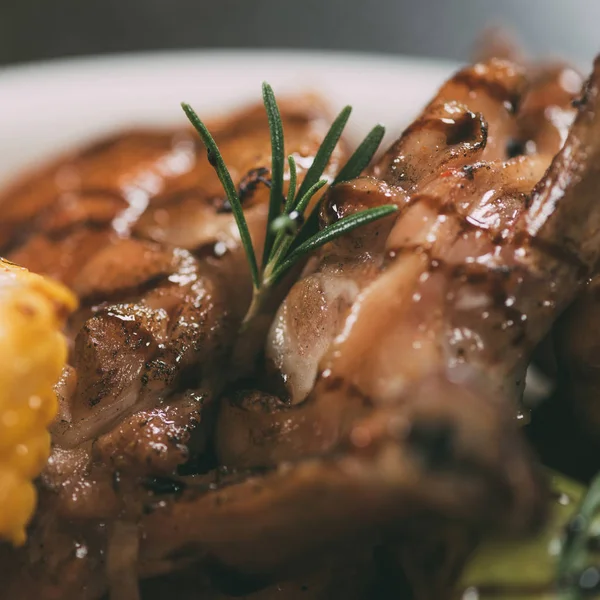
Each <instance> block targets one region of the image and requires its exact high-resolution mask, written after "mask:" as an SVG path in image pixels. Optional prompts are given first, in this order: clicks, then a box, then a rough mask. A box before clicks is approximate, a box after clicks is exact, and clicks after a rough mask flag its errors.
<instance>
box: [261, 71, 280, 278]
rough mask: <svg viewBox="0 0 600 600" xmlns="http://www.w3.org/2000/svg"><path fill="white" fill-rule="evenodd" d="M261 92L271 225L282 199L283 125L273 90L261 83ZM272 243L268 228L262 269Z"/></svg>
mask: <svg viewBox="0 0 600 600" xmlns="http://www.w3.org/2000/svg"><path fill="white" fill-rule="evenodd" d="M262 91H263V101H264V104H265V110H266V111H267V118H268V119H269V131H270V132H271V196H270V199H269V217H268V221H267V222H268V223H272V222H273V220H274V219H275V218H276V217H277V216H278V215H279V213H280V212H281V199H282V197H283V165H284V160H285V157H284V156H285V155H284V142H283V124H282V122H281V114H280V113H279V108H278V106H277V101H276V100H275V94H274V93H273V88H272V87H271V86H270V85H269V84H268V83H266V82H265V83H263V86H262ZM273 241H274V236H273V233H272V232H271V229H270V228H269V227H268V228H267V231H266V234H265V246H264V250H263V260H262V268H263V269H264V268H265V266H266V264H267V261H268V259H269V255H270V253H271V248H272V246H273Z"/></svg>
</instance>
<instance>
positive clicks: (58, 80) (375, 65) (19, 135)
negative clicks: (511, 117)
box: [0, 51, 454, 183]
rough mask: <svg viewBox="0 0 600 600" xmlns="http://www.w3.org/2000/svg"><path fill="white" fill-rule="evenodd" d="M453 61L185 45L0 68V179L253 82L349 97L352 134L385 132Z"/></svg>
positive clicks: (239, 96) (202, 108) (252, 97)
mask: <svg viewBox="0 0 600 600" xmlns="http://www.w3.org/2000/svg"><path fill="white" fill-rule="evenodd" d="M453 68H454V65H453V64H451V63H443V62H432V61H426V60H418V59H408V58H403V57H391V56H385V55H381V56H378V55H364V54H363V55H361V54H348V53H331V52H318V53H311V52H288V51H286V52H283V51H265V52H260V51H218V52H216V51H215V52H213V51H193V52H170V53H157V54H140V55H120V56H111V57H108V58H87V59H75V60H67V61H57V62H52V63H42V64H32V65H28V66H23V67H12V68H7V69H0V183H2V182H3V181H4V180H5V179H6V178H8V177H10V176H12V175H13V174H15V173H16V172H18V171H19V170H20V169H22V168H24V167H26V166H28V165H30V164H32V163H35V162H36V161H39V160H40V159H43V158H45V157H47V156H51V155H52V154H54V153H56V152H59V151H62V150H64V149H66V148H68V147H70V146H72V145H74V144H80V143H82V142H84V141H87V140H88V139H89V138H90V137H93V136H96V135H99V134H102V133H106V132H107V131H111V130H115V129H118V128H120V127H123V126H131V125H144V124H158V125H168V124H173V123H178V122H180V123H183V121H184V116H183V114H182V111H181V109H180V108H179V103H180V102H181V101H182V100H185V101H187V102H190V103H192V105H193V106H194V108H195V109H196V110H197V111H198V112H199V114H200V115H201V116H202V117H203V118H204V117H206V116H210V115H213V114H215V113H218V112H223V111H226V110H228V109H230V108H232V107H235V106H239V105H241V104H244V103H246V102H252V101H259V100H260V93H261V92H260V84H261V82H262V81H263V80H266V81H268V82H269V83H271V85H272V86H273V87H274V89H275V93H276V94H278V95H283V94H288V93H293V92H302V91H306V90H313V91H318V92H320V93H322V94H323V95H324V96H325V98H327V99H328V100H330V102H331V104H332V107H333V108H334V109H338V108H341V107H342V106H343V105H345V104H351V105H352V106H353V107H354V113H353V115H352V118H351V121H350V124H349V128H348V130H349V133H350V134H351V135H352V136H358V135H360V134H362V133H364V132H365V131H366V130H368V128H370V127H372V126H373V125H374V124H375V123H376V122H382V123H384V124H385V125H387V126H388V136H389V137H391V136H392V135H394V134H397V133H398V131H399V130H400V128H401V127H402V126H403V125H405V124H406V122H407V121H408V120H409V119H410V118H411V117H412V116H414V115H415V114H416V113H417V111H419V110H420V108H421V107H422V106H423V104H424V103H425V102H427V100H428V99H429V98H430V96H431V94H432V93H433V92H434V91H435V89H436V87H437V86H438V85H439V84H440V82H441V81H442V80H443V79H444V78H445V77H446V76H447V75H448V73H449V72H450V71H451V70H452V69H453ZM389 137H388V139H389Z"/></svg>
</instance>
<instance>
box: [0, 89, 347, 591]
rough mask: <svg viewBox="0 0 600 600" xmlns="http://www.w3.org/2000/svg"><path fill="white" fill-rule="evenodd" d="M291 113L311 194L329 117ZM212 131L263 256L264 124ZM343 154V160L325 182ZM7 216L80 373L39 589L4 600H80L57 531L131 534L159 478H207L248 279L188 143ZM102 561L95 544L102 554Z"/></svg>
mask: <svg viewBox="0 0 600 600" xmlns="http://www.w3.org/2000/svg"><path fill="white" fill-rule="evenodd" d="M281 112H282V118H283V123H284V127H285V132H286V150H287V152H288V153H290V154H293V155H294V157H295V158H296V162H297V165H298V175H299V178H300V180H301V179H302V177H303V175H304V173H305V172H306V168H307V164H308V165H310V163H311V160H312V157H313V156H314V153H315V151H316V149H317V148H318V146H319V144H320V143H321V141H322V138H323V136H324V135H325V132H326V130H327V127H328V119H327V117H326V111H325V109H324V108H323V105H322V104H321V103H320V101H319V100H318V99H316V98H312V97H306V98H302V99H298V100H290V101H288V102H284V103H282V106H281ZM211 129H212V131H213V133H214V135H215V138H216V140H217V142H218V143H219V145H220V148H221V150H222V153H223V156H224V158H225V160H226V161H227V163H228V165H229V168H230V171H231V173H232V176H233V178H234V181H235V182H236V184H238V185H239V189H240V194H241V197H242V200H243V202H244V206H245V209H246V218H247V220H248V224H249V228H250V230H251V233H252V235H253V239H254V242H255V245H256V249H257V251H258V250H260V248H261V245H262V237H261V236H262V235H264V231H265V224H266V216H267V204H268V196H269V190H268V186H269V184H270V180H269V176H270V174H269V165H270V138H269V132H268V127H267V120H266V117H265V115H264V113H263V110H262V109H261V108H259V107H257V108H255V109H250V110H246V111H243V112H241V113H240V114H237V115H234V116H233V117H232V118H231V119H229V120H227V121H223V122H217V123H215V124H214V125H213V126H212V127H211ZM343 155H344V152H343V150H342V149H339V150H336V152H335V153H334V156H333V158H332V160H331V161H330V165H329V166H328V169H327V171H326V175H328V176H330V175H332V174H333V173H334V172H336V171H337V169H338V162H339V160H340V159H341V158H342V157H343ZM0 206H2V210H3V212H4V213H5V216H6V218H5V219H4V221H3V223H2V226H0V229H1V231H0V243H1V244H2V248H3V251H4V253H5V254H7V255H8V256H9V257H10V258H12V259H13V260H16V261H19V263H21V264H25V265H28V266H29V267H30V268H31V269H33V270H35V271H38V272H41V273H46V274H48V275H51V276H53V277H55V278H57V279H59V280H61V281H63V282H64V283H66V284H67V285H68V286H69V287H71V289H73V291H75V292H76V294H77V295H78V297H79V299H80V304H81V308H80V310H79V311H78V312H77V313H76V314H75V315H74V317H73V318H72V319H71V321H70V323H69V326H68V334H69V337H70V340H71V358H70V367H69V368H68V369H67V370H66V371H65V373H64V375H63V379H62V381H61V383H60V385H59V387H58V390H57V391H58V395H59V400H60V414H59V419H58V420H57V421H56V423H55V424H54V430H53V440H54V451H53V454H52V456H51V459H50V462H49V466H48V468H47V469H46V472H45V474H44V475H43V478H42V484H41V487H42V490H41V494H42V495H43V497H44V502H45V504H44V506H43V507H42V509H41V512H40V518H39V519H38V524H37V527H36V528H34V530H33V531H32V534H31V540H30V543H29V547H28V548H26V549H25V551H24V552H23V557H24V558H25V560H27V561H31V562H32V569H33V571H32V572H34V573H35V578H36V582H35V584H34V585H33V587H32V588H31V592H27V593H25V592H23V591H21V592H17V591H16V590H15V591H14V592H11V593H12V594H13V595H12V596H11V593H9V595H8V596H7V597H19V598H25V597H29V596H28V595H27V594H29V593H30V594H31V596H32V597H33V596H39V595H40V594H42V595H43V594H46V596H47V597H52V594H54V593H57V594H59V595H60V596H61V597H63V595H64V597H69V594H71V597H73V594H75V591H66V590H69V589H70V588H69V585H70V583H69V581H70V580H69V577H68V576H67V575H66V573H67V572H69V570H70V569H72V568H75V567H73V564H74V563H75V564H77V563H78V562H80V561H78V560H76V556H77V555H76V554H74V551H75V550H74V549H75V546H74V544H75V541H74V538H71V537H69V535H68V534H64V532H63V531H70V530H71V529H70V528H71V527H72V525H71V523H73V522H75V521H77V522H78V523H79V524H82V529H81V530H80V531H83V530H85V529H86V525H89V527H88V530H95V528H97V527H98V526H99V524H101V523H102V522H103V521H104V522H107V521H108V520H114V519H117V518H120V517H124V516H128V517H129V518H130V519H135V518H137V517H138V516H139V514H140V513H141V512H143V511H144V510H145V508H144V507H145V506H146V505H147V503H148V497H149V496H151V497H153V494H154V493H155V492H156V490H158V491H159V492H160V490H162V489H163V488H164V487H165V485H167V489H171V488H169V487H168V481H167V484H165V483H164V482H163V479H164V478H167V477H173V476H176V475H177V470H178V468H180V467H182V465H184V464H186V463H190V464H193V467H191V468H194V469H195V468H200V467H199V465H203V464H205V463H206V465H210V464H211V458H210V457H211V454H212V453H211V452H210V448H207V443H208V440H209V438H210V437H211V435H212V434H211V422H212V411H213V404H214V399H215V397H216V396H218V394H219V393H220V391H221V390H222V388H223V386H224V385H225V384H226V382H227V380H228V377H229V376H230V373H229V369H228V366H227V364H228V356H229V354H230V352H231V349H232V345H233V343H234V341H235V339H236V333H237V330H238V328H239V324H240V322H241V319H242V317H243V315H244V313H245V311H246V309H247V307H248V305H249V302H250V295H251V281H250V274H249V270H248V266H247V262H246V259H245V256H244V252H243V249H242V247H241V243H240V240H239V235H238V231H237V228H236V225H235V221H234V219H233V215H232V213H231V209H230V207H229V206H228V203H227V201H226V199H225V197H224V194H223V191H222V188H221V186H220V183H219V181H218V179H217V177H216V174H215V173H214V171H213V169H212V167H211V166H210V165H209V164H208V161H207V160H206V158H205V157H204V156H203V154H202V149H201V146H200V144H199V142H196V141H195V138H194V137H193V136H192V134H191V133H190V132H188V131H187V130H181V131H148V132H131V133H126V134H123V135H119V136H117V137H113V138H109V139H106V140H104V141H101V142H99V143H97V144H95V145H94V146H92V147H89V148H86V149H84V150H83V151H81V152H79V153H78V154H74V155H72V156H68V157H64V158H63V159H61V160H60V161H59V162H57V163H56V164H54V165H51V166H49V167H47V168H46V169H44V170H43V171H42V172H40V173H39V174H38V175H37V176H33V177H32V176H29V177H28V178H27V179H25V180H24V182H22V183H19V184H16V185H15V186H14V187H13V188H12V189H10V190H8V191H7V192H5V193H4V194H3V196H2V197H0ZM207 450H208V451H207ZM204 468H205V467H204ZM50 515H51V516H52V518H51V519H50ZM48 527H50V529H51V530H52V532H50V531H49V530H48ZM73 530H77V527H73ZM61 532H63V533H61ZM89 535H92V536H93V534H92V533H89ZM48 539H53V540H54V541H57V544H58V547H57V549H56V551H55V552H54V556H55V557H56V560H57V561H58V562H59V563H60V564H61V567H60V568H58V567H56V565H54V566H53V567H52V568H50V569H48V568H47V566H48V565H47V564H46V563H43V562H40V561H39V560H38V559H37V558H36V549H35V548H36V544H45V545H47V544H48V543H51V542H48ZM62 541H64V542H65V543H64V544H62ZM105 546H106V536H104V537H102V536H100V541H99V542H98V543H97V544H96V547H97V548H98V549H101V550H102V552H104V550H105ZM91 554H92V552H91V551H90V559H89V560H88V561H84V562H90V561H91V560H92V559H91ZM40 558H43V557H40ZM99 560H100V559H99ZM61 561H64V562H61ZM100 562H102V563H103V562H104V559H102V560H101V561H100ZM55 567H56V568H55ZM101 572H102V577H101V580H102V582H105V579H104V572H103V569H102V570H101ZM54 577H56V580H54ZM84 584H85V585H88V586H89V590H90V591H89V597H92V598H95V597H97V596H98V593H100V592H99V590H100V589H101V586H102V585H105V583H101V584H100V587H98V588H94V587H93V582H92V580H90V581H89V582H88V583H85V582H82V581H76V582H75V583H74V584H73V585H75V588H73V589H76V588H77V586H80V585H84ZM55 586H56V587H55ZM92 588H93V589H92Z"/></svg>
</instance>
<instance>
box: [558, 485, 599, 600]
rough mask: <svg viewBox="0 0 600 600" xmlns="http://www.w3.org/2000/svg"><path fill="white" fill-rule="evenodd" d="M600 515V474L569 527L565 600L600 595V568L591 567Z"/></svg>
mask: <svg viewBox="0 0 600 600" xmlns="http://www.w3.org/2000/svg"><path fill="white" fill-rule="evenodd" d="M599 512H600V475H596V477H595V478H594V480H593V481H592V483H591V484H590V487H589V488H588V490H587V492H586V494H585V496H584V498H583V500H582V502H581V504H580V506H579V509H578V511H577V513H576V514H575V516H574V517H573V518H572V519H571V520H570V521H569V524H568V525H567V531H566V537H565V540H564V542H563V546H562V551H561V556H560V560H559V563H558V586H559V591H560V593H559V595H558V597H559V598H560V599H561V600H582V599H583V598H585V597H588V598H589V597H590V595H593V596H594V597H597V596H598V595H599V594H600V568H599V567H597V566H593V565H590V564H587V562H586V561H587V560H588V559H589V554H590V544H591V542H592V541H593V540H594V539H595V537H596V536H598V535H599V534H600V531H598V530H596V531H594V527H593V526H594V518H595V517H596V516H597V515H598V513H599Z"/></svg>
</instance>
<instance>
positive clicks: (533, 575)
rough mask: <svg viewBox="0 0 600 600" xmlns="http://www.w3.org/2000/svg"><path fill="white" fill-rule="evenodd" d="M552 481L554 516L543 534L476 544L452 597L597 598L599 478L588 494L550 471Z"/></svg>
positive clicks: (490, 599)
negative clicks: (526, 538)
mask: <svg viewBox="0 0 600 600" xmlns="http://www.w3.org/2000/svg"><path fill="white" fill-rule="evenodd" d="M551 480H552V490H553V501H552V512H551V517H550V520H549V522H548V523H547V525H546V527H545V528H544V529H543V531H541V532H540V533H539V534H538V535H537V536H535V537H533V538H531V539H528V540H519V541H511V540H506V541H500V540H487V541H484V542H483V543H482V544H480V546H479V547H478V548H477V550H476V551H475V553H474V555H473V556H472V558H471V560H470V561H469V564H468V565H467V567H466V569H465V571H464V573H463V575H462V577H461V581H460V584H459V586H458V590H457V593H456V594H455V595H454V596H453V597H454V598H456V599H457V600H583V599H587V598H600V588H599V587H594V579H595V574H596V573H598V569H597V565H600V562H599V556H600V554H599V550H600V547H598V546H595V545H594V544H591V543H590V541H592V542H593V541H594V540H595V539H597V538H596V535H597V534H598V533H600V511H599V510H598V509H599V508H600V477H599V478H596V479H595V480H594V482H592V484H591V486H590V487H589V488H588V490H584V488H583V486H581V485H580V484H579V483H576V482H574V481H572V480H570V479H568V478H566V477H564V476H563V475H560V474H558V473H552V475H551ZM582 584H583V585H582ZM586 585H589V587H587V588H586V587H585V586H586Z"/></svg>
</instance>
